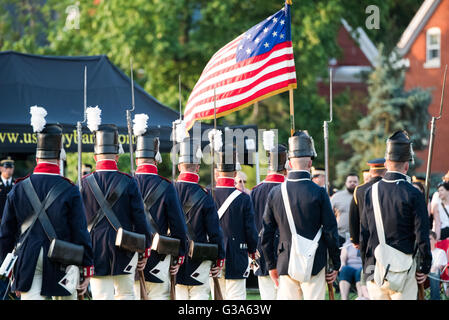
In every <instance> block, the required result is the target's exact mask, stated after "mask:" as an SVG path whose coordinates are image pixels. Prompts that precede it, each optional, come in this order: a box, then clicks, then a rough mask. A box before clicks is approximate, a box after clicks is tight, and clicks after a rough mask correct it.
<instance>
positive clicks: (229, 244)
mask: <svg viewBox="0 0 449 320" xmlns="http://www.w3.org/2000/svg"><path fill="white" fill-rule="evenodd" d="M234 190H236V188H235V186H234V179H233V178H222V177H220V178H218V179H217V185H216V188H215V192H214V200H215V205H216V207H217V208H218V209H219V208H220V207H221V205H222V204H223V202H225V201H226V199H227V198H228V196H229V195H230V194H231V193H232V192H234ZM220 226H221V229H222V230H223V241H224V245H225V248H226V261H225V278H226V279H244V278H246V277H248V275H249V272H247V270H248V266H249V260H248V253H249V254H254V253H255V252H256V249H257V230H256V225H255V222H254V208H253V204H252V202H251V198H250V196H249V195H247V194H245V193H243V192H242V193H241V194H240V195H239V196H238V197H237V198H236V199H235V200H234V201H233V202H232V203H231V205H230V206H229V208H228V209H227V210H226V212H225V213H224V214H223V216H222V217H221V219H220Z"/></svg>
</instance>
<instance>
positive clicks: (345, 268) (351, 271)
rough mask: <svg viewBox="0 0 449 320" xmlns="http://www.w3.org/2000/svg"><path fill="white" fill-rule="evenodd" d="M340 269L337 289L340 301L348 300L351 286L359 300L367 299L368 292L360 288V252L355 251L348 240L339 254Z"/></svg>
mask: <svg viewBox="0 0 449 320" xmlns="http://www.w3.org/2000/svg"><path fill="white" fill-rule="evenodd" d="M340 260H341V267H340V274H339V280H340V281H339V287H340V294H341V300H348V297H349V291H350V289H351V284H355V287H356V289H357V296H358V298H359V299H368V290H367V289H366V286H362V284H361V282H360V275H361V272H362V258H360V250H359V249H356V248H355V247H354V246H353V245H352V243H351V241H350V240H349V239H348V240H347V241H346V242H345V244H344V245H343V248H342V249H341V254H340Z"/></svg>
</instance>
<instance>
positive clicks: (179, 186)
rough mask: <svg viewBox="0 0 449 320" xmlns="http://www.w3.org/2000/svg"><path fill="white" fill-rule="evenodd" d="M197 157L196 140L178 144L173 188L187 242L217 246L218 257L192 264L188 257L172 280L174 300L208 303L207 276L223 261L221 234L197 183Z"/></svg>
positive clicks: (208, 198)
mask: <svg viewBox="0 0 449 320" xmlns="http://www.w3.org/2000/svg"><path fill="white" fill-rule="evenodd" d="M201 156H202V154H201V144H200V142H199V141H197V140H194V139H189V138H186V139H184V140H183V141H182V142H181V145H180V155H179V164H178V169H179V172H180V174H179V176H178V180H177V182H176V184H175V188H176V190H177V192H178V195H179V199H180V201H181V204H182V206H183V208H184V214H185V219H186V223H187V231H188V232H187V235H188V237H189V240H193V241H194V243H211V244H212V243H213V244H217V245H218V256H217V257H216V258H215V260H214V261H212V260H204V261H192V260H191V259H190V257H187V258H186V260H185V262H184V264H183V265H182V266H181V267H180V269H179V272H178V275H177V280H176V283H177V284H176V298H177V299H178V300H208V299H209V295H210V284H209V274H210V275H211V276H212V277H216V276H218V274H219V273H220V270H221V268H222V267H223V265H224V259H225V248H224V245H223V231H222V230H221V227H220V221H219V220H218V213H217V208H216V207H215V203H214V199H213V198H212V196H211V195H210V194H209V192H208V191H207V190H206V189H205V188H203V187H202V186H201V185H199V184H198V182H199V179H200V177H199V175H198V171H199V169H200V163H201Z"/></svg>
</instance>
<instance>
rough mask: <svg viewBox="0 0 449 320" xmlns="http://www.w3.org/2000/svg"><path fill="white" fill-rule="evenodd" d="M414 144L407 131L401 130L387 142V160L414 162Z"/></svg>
mask: <svg viewBox="0 0 449 320" xmlns="http://www.w3.org/2000/svg"><path fill="white" fill-rule="evenodd" d="M413 155H414V153H413V147H412V142H411V141H410V138H409V136H408V133H407V131H405V130H400V131H396V132H395V133H393V134H392V135H391V136H390V137H389V138H388V140H387V148H386V151H385V159H386V160H390V161H396V162H407V161H412V162H413V161H414V159H413Z"/></svg>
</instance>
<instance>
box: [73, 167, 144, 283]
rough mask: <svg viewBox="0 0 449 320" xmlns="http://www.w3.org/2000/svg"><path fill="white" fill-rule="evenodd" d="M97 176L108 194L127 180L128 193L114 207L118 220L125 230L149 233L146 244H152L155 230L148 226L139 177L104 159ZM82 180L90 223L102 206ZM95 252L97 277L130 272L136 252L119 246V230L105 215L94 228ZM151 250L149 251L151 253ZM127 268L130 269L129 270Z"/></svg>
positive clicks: (92, 232)
mask: <svg viewBox="0 0 449 320" xmlns="http://www.w3.org/2000/svg"><path fill="white" fill-rule="evenodd" d="M89 175H93V176H94V177H95V179H96V181H97V183H98V185H99V187H100V189H101V190H102V192H103V195H104V196H106V190H107V189H108V188H109V187H114V186H116V185H117V184H118V182H119V181H120V180H121V179H123V178H124V179H127V180H128V181H129V184H128V186H127V188H126V189H125V192H124V193H123V194H122V196H121V197H120V198H119V199H118V200H117V202H116V203H115V205H114V206H113V207H112V209H113V211H114V213H115V215H116V217H117V219H118V220H119V222H120V224H121V226H122V228H123V229H125V230H128V231H133V232H136V233H140V234H144V235H145V236H146V247H147V248H149V247H150V246H151V238H152V233H151V229H150V226H149V225H148V222H147V219H146V217H145V212H144V208H143V201H142V196H141V194H140V191H139V189H138V187H137V183H136V180H135V179H133V178H132V177H131V176H129V175H127V174H125V173H122V172H120V171H118V169H117V163H116V162H115V161H114V160H100V161H98V162H97V165H96V171H95V172H93V173H91V174H89ZM87 176H88V175H86V176H84V177H83V179H82V196H83V201H84V205H85V207H86V217H87V221H88V223H90V222H91V221H92V220H93V219H94V217H95V216H96V214H97V211H98V210H99V208H100V205H99V204H98V202H97V200H96V199H95V196H94V195H93V193H92V190H91V189H90V187H89V185H88V183H87V181H86V178H87ZM90 235H91V239H92V246H93V251H94V264H95V274H96V275H97V276H115V275H122V274H128V273H129V272H130V271H128V265H129V264H130V262H131V260H132V258H133V256H134V252H130V251H128V250H125V249H121V248H119V247H117V246H116V245H115V239H116V235H117V232H116V231H115V229H114V228H113V227H112V226H111V224H110V223H109V221H108V219H107V218H106V217H104V218H103V219H101V220H100V222H98V224H97V225H96V226H95V227H94V228H93V229H92V230H91V231H90ZM148 254H149V249H147V250H146V255H147V256H148ZM125 269H126V270H125Z"/></svg>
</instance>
